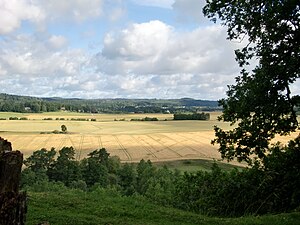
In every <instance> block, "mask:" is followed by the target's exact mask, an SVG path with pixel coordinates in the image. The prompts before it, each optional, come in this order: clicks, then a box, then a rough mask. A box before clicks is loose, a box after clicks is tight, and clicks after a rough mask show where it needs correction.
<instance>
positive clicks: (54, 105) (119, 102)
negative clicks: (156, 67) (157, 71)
mask: <svg viewBox="0 0 300 225" xmlns="http://www.w3.org/2000/svg"><path fill="white" fill-rule="evenodd" d="M220 109H221V108H220V107H219V106H218V102H217V101H209V100H198V99H192V98H181V99H126V98H115V99H114V98H107V99H80V98H59V97H47V98H38V97H29V96H19V95H9V94H5V93H1V94H0V111H2V112H52V111H59V110H67V111H76V112H90V113H176V112H197V111H214V110H220Z"/></svg>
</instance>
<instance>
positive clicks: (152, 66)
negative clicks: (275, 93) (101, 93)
mask: <svg viewBox="0 0 300 225" xmlns="http://www.w3.org/2000/svg"><path fill="white" fill-rule="evenodd" d="M225 37H226V32H225V30H224V29H223V28H221V27H220V26H217V25H215V26H212V27H206V28H198V29H195V30H193V31H190V32H185V33H179V32H176V31H175V29H174V28H173V27H170V26H168V25H166V24H164V23H162V22H160V21H150V22H148V23H141V24H133V25H131V26H130V27H129V28H127V29H124V30H122V31H120V32H119V33H117V34H116V33H114V34H111V33H109V34H107V35H106V37H105V39H104V47H103V50H102V54H100V56H99V55H98V57H99V58H98V60H99V61H98V66H99V70H101V71H102V72H106V73H109V74H111V73H112V74H114V73H115V74H119V73H133V74H161V75H166V74H178V73H195V74H203V73H212V72H213V73H223V74H224V73H225V74H233V73H236V72H237V71H238V67H237V65H236V62H235V60H234V53H233V49H234V47H235V46H233V45H232V44H230V43H229V42H228V41H226V39H225Z"/></svg>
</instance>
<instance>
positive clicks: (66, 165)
mask: <svg viewBox="0 0 300 225" xmlns="http://www.w3.org/2000/svg"><path fill="white" fill-rule="evenodd" d="M47 174H48V176H49V180H50V181H60V182H63V183H64V184H65V185H67V186H69V185H70V184H71V183H72V182H73V181H78V180H80V178H81V171H80V167H79V162H78V161H75V150H74V148H73V147H63V148H62V149H61V150H59V155H58V157H57V159H56V161H55V162H54V163H53V164H52V165H51V166H50V167H49V169H48V171H47Z"/></svg>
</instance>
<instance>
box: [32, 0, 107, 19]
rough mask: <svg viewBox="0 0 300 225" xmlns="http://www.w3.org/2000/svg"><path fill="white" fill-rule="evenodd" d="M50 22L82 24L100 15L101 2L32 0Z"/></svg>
mask: <svg viewBox="0 0 300 225" xmlns="http://www.w3.org/2000/svg"><path fill="white" fill-rule="evenodd" d="M34 1H35V3H36V4H37V5H39V6H40V7H41V8H43V9H44V10H45V11H46V12H47V17H48V18H49V19H52V20H56V19H59V20H75V21H77V22H82V21H84V20H87V19H93V18H97V17H99V16H101V15H102V13H103V12H102V7H103V0H72V1H70V0H34Z"/></svg>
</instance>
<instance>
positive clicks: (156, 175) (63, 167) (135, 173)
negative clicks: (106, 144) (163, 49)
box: [22, 137, 300, 217]
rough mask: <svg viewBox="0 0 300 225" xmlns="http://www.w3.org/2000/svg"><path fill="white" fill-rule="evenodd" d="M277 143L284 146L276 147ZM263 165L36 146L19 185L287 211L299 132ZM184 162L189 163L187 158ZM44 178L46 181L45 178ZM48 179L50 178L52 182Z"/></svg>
mask: <svg viewBox="0 0 300 225" xmlns="http://www.w3.org/2000/svg"><path fill="white" fill-rule="evenodd" d="M282 148H283V149H284V151H282ZM270 152H271V153H270V154H269V155H268V156H267V157H265V158H264V162H263V165H264V166H261V165H260V164H259V163H256V164H255V165H254V166H253V167H251V168H247V169H243V170H238V169H233V170H228V169H227V170H226V171H225V170H223V169H221V168H220V167H219V166H218V164H217V163H216V162H215V163H214V164H213V166H212V168H211V170H210V171H208V170H204V171H201V170H200V171H198V172H192V173H188V172H185V173H184V174H182V173H180V172H179V171H178V170H175V171H174V170H170V169H168V168H167V167H166V166H164V167H156V166H154V165H153V164H152V163H151V161H149V160H148V161H145V160H141V161H140V162H139V163H138V164H137V165H135V164H128V163H125V164H120V160H119V158H117V157H110V155H109V153H107V151H106V150H105V149H104V148H102V149H99V150H95V151H93V152H91V153H90V154H89V155H88V157H87V158H85V159H83V160H81V161H80V162H78V161H75V151H74V149H73V148H72V147H64V148H62V149H61V150H60V151H59V155H58V157H57V159H56V160H54V158H53V157H54V155H55V151H54V149H52V150H51V151H49V152H48V151H46V150H45V149H42V150H40V151H37V152H34V154H33V155H32V156H30V157H29V158H28V159H27V160H26V161H25V162H26V164H27V166H28V167H27V168H26V169H24V170H23V173H22V187H23V188H25V189H26V190H34V191H47V190H50V189H55V188H56V187H57V186H59V185H64V186H68V187H70V188H73V189H80V190H82V191H96V190H98V191H99V190H101V191H105V190H108V189H113V190H114V191H115V192H117V193H118V194H119V195H125V196H143V197H144V198H146V199H149V201H151V202H154V203H156V204H160V205H165V206H166V205H168V206H174V207H177V208H180V209H184V210H187V211H193V212H197V213H200V214H205V215H210V216H222V217H234V216H245V215H249V214H251V215H260V214H267V213H280V212H290V211H293V210H297V209H299V208H300V191H299V186H300V175H299V174H300V169H299V168H300V137H299V138H297V139H296V140H294V141H291V142H290V143H289V144H288V145H287V146H280V145H274V146H273V147H272V148H271V151H270ZM189 163H193V162H192V161H189ZM48 180H49V181H50V182H49V181H48ZM52 182H55V184H53V185H52Z"/></svg>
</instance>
